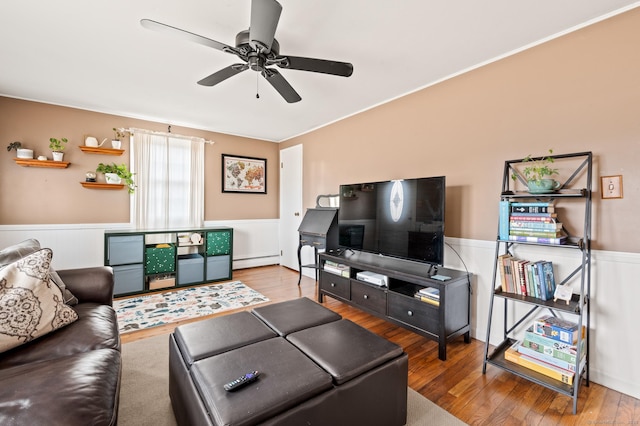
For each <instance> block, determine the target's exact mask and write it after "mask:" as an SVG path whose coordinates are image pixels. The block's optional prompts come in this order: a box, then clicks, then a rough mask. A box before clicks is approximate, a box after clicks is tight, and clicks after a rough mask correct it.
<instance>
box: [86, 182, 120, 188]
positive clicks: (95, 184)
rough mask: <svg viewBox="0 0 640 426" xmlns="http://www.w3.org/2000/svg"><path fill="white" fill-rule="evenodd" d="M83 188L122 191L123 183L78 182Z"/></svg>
mask: <svg viewBox="0 0 640 426" xmlns="http://www.w3.org/2000/svg"><path fill="white" fill-rule="evenodd" d="M80 185H82V186H83V187H85V188H91V189H122V188H124V183H102V182H80Z"/></svg>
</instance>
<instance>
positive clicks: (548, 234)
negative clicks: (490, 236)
mask: <svg viewBox="0 0 640 426" xmlns="http://www.w3.org/2000/svg"><path fill="white" fill-rule="evenodd" d="M509 235H521V236H525V237H545V238H560V237H562V236H564V233H563V231H562V230H559V231H544V230H540V229H533V228H517V229H515V228H511V229H510V230H509Z"/></svg>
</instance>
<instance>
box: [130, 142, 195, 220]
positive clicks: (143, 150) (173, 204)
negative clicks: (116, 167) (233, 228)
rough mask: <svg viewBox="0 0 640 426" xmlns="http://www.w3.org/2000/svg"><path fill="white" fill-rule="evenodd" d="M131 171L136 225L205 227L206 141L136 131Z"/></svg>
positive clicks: (133, 213)
mask: <svg viewBox="0 0 640 426" xmlns="http://www.w3.org/2000/svg"><path fill="white" fill-rule="evenodd" d="M131 170H132V172H134V173H135V181H136V185H137V188H136V192H135V193H134V195H133V212H132V215H133V222H134V225H135V227H136V228H139V229H163V228H179V227H201V226H203V222H204V140H202V139H198V140H194V138H185V137H180V136H172V135H170V134H157V133H152V132H145V131H141V130H135V131H134V134H133V136H132V150H131Z"/></svg>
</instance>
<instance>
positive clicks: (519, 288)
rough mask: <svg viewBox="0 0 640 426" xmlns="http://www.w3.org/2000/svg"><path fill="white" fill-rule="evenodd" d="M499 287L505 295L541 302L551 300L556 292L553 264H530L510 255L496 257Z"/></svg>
mask: <svg viewBox="0 0 640 426" xmlns="http://www.w3.org/2000/svg"><path fill="white" fill-rule="evenodd" d="M498 273H499V274H500V286H501V288H502V291H503V292H505V293H514V294H520V295H523V296H530V297H536V298H538V299H542V300H551V299H553V294H554V292H555V291H556V279H555V275H554V273H553V262H550V261H548V260H539V261H537V262H530V261H528V260H521V259H518V258H516V257H514V256H512V255H510V254H508V253H507V254H503V255H500V256H499V257H498Z"/></svg>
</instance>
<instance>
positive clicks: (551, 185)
mask: <svg viewBox="0 0 640 426" xmlns="http://www.w3.org/2000/svg"><path fill="white" fill-rule="evenodd" d="M551 154H553V150H552V149H550V150H549V155H551ZM522 162H523V163H527V164H526V165H525V167H524V169H522V175H523V176H524V178H525V180H526V181H527V187H528V189H529V192H530V193H532V194H544V193H549V192H553V191H555V190H556V189H558V188H560V182H558V181H556V180H555V179H551V176H553V175H557V174H558V169H554V168H552V164H553V163H554V159H553V157H550V156H546V157H540V158H532V157H531V155H527V156H526V157H525V158H524V159H523V160H522ZM518 176H519V174H518V173H517V172H514V173H513V174H512V175H511V178H512V179H513V180H514V181H516V180H517V179H518ZM547 176H548V177H547Z"/></svg>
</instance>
